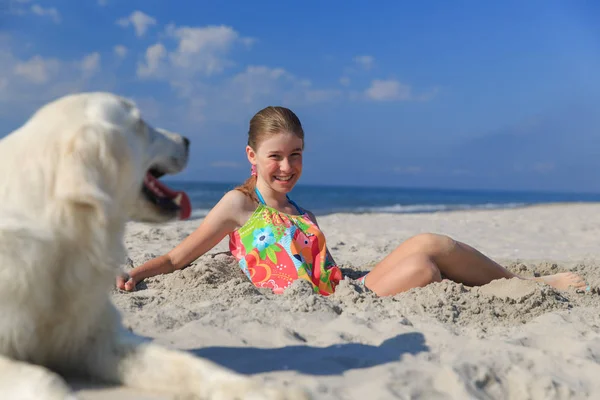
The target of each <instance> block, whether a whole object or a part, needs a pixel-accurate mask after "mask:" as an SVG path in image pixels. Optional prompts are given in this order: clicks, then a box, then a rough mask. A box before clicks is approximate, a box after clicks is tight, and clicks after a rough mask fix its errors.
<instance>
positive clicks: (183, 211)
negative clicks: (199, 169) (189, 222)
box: [146, 173, 192, 219]
mask: <svg viewBox="0 0 600 400" xmlns="http://www.w3.org/2000/svg"><path fill="white" fill-rule="evenodd" d="M146 179H147V180H151V181H152V183H153V184H154V186H155V187H156V188H158V189H160V191H161V192H162V194H163V195H164V196H165V197H167V198H169V199H171V200H174V199H176V198H177V197H180V199H179V219H188V218H189V217H190V215H191V214H192V203H191V202H190V198H189V196H188V195H187V193H186V192H184V191H180V190H173V189H171V188H170V187H168V186H167V185H165V184H164V183H163V182H161V181H159V180H158V179H156V178H155V177H154V176H152V174H150V173H148V174H147V175H146Z"/></svg>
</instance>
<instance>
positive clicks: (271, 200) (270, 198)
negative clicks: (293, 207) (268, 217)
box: [256, 181, 290, 211]
mask: <svg viewBox="0 0 600 400" xmlns="http://www.w3.org/2000/svg"><path fill="white" fill-rule="evenodd" d="M256 188H257V189H258V191H259V192H260V194H261V196H262V198H263V200H264V201H265V203H266V204H267V206H269V207H272V208H275V209H277V210H279V211H283V210H285V209H286V208H287V207H289V205H290V202H289V201H288V198H287V195H286V194H285V193H280V192H276V191H275V190H273V189H271V188H270V187H269V186H268V185H265V184H262V182H260V181H258V182H256Z"/></svg>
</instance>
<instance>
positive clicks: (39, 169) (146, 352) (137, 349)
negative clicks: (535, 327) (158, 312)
mask: <svg viewBox="0 0 600 400" xmlns="http://www.w3.org/2000/svg"><path fill="white" fill-rule="evenodd" d="M186 163H187V146H186V144H185V141H184V139H183V137H181V136H179V135H176V134H173V133H169V132H167V131H164V130H160V129H154V128H152V127H151V126H149V125H148V124H146V123H145V122H144V121H143V119H142V118H141V116H140V113H139V111H138V109H137V108H136V106H135V104H134V103H132V102H131V101H128V100H126V99H123V98H121V97H118V96H116V95H112V94H108V93H84V94H77V95H71V96H66V97H63V98H60V99H58V100H56V101H54V102H51V103H49V104H47V105H46V106H44V107H42V108H41V109H40V110H38V111H37V112H36V113H35V114H34V115H33V116H32V117H31V118H30V119H29V120H28V121H27V122H26V123H25V124H24V125H23V126H22V127H21V128H19V129H17V130H16V131H14V132H12V133H11V134H9V135H8V136H6V137H5V138H3V139H2V140H0V397H1V398H6V399H16V400H19V399H48V400H50V399H52V400H54V399H67V398H69V399H70V398H75V397H74V394H73V392H72V391H71V390H70V388H69V387H68V386H67V384H66V383H65V381H64V380H63V378H62V377H61V375H63V374H71V373H75V374H78V375H79V374H85V375H87V376H89V377H92V378H94V379H96V380H102V381H106V382H111V383H116V384H124V385H127V386H130V387H135V388H141V389H148V390H153V391H154V390H155V391H164V392H166V393H172V394H177V395H184V396H187V395H189V396H191V397H195V398H200V399H305V398H307V397H306V394H304V393H303V392H301V391H298V390H295V389H292V388H287V389H283V388H273V387H266V386H264V385H263V384H262V383H261V382H258V381H255V380H254V379H250V378H248V377H245V376H241V375H238V374H235V373H233V372H231V371H229V370H227V369H224V368H222V367H220V366H218V365H216V364H214V363H212V362H210V361H208V360H203V359H200V358H197V357H194V356H192V355H191V354H189V353H186V352H180V351H176V350H170V349H166V348H163V347H160V346H158V345H156V344H153V343H149V342H146V341H142V340H141V339H139V338H137V337H135V336H133V335H131V334H130V333H129V332H128V331H127V330H125V329H123V327H122V325H121V322H120V318H119V315H118V313H117V311H116V309H115V308H114V306H113V305H112V303H111V301H110V296H109V293H110V291H111V288H112V287H114V282H115V277H116V274H117V273H119V265H121V262H122V260H123V259H124V256H125V249H124V245H123V231H124V228H125V223H126V222H127V220H128V219H136V220H145V221H155V222H159V221H164V220H167V219H169V218H172V217H173V215H167V214H165V213H164V212H160V210H159V209H158V208H156V207H155V206H153V205H152V204H151V203H149V202H148V201H147V200H145V198H144V197H143V196H141V192H140V189H141V186H142V181H143V178H144V176H145V173H146V171H147V170H148V169H149V168H150V167H153V166H158V167H160V169H161V170H163V171H164V172H167V173H177V172H179V171H180V170H181V169H183V168H184V167H185V165H186ZM59 374H60V375H59Z"/></svg>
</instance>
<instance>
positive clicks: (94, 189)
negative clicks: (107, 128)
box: [55, 126, 118, 220]
mask: <svg viewBox="0 0 600 400" xmlns="http://www.w3.org/2000/svg"><path fill="white" fill-rule="evenodd" d="M111 135H114V134H113V133H112V132H104V131H103V129H102V128H98V127H95V126H84V127H82V128H81V129H80V130H79V131H78V132H76V134H75V135H74V136H72V137H71V138H69V141H68V142H67V143H65V144H64V146H63V149H62V155H61V159H60V161H59V164H58V169H57V171H56V187H55V194H56V197H57V199H59V200H62V201H67V202H71V203H73V204H74V205H75V206H76V207H78V208H79V209H80V210H89V211H93V212H97V213H98V216H99V217H100V219H104V220H105V219H106V218H107V217H108V212H109V210H110V207H111V206H112V197H113V196H112V194H111V191H112V189H111V188H112V187H114V184H115V182H114V179H116V175H117V173H118V165H117V160H116V159H115V157H114V154H113V147H114V146H113V145H112V143H111V139H112V138H111Z"/></svg>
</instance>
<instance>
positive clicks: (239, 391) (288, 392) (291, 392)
mask: <svg viewBox="0 0 600 400" xmlns="http://www.w3.org/2000/svg"><path fill="white" fill-rule="evenodd" d="M209 398H210V399H211V400H312V396H311V395H310V394H309V393H308V392H306V391H305V390H303V389H300V388H299V387H296V386H291V385H290V386H275V385H270V384H265V383H262V382H259V381H255V380H252V379H244V380H243V381H237V382H227V383H222V384H221V385H219V386H218V387H215V388H214V390H213V391H211V394H210V396H209Z"/></svg>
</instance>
